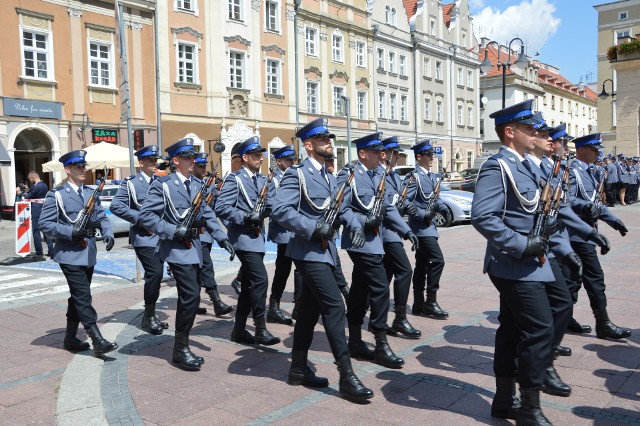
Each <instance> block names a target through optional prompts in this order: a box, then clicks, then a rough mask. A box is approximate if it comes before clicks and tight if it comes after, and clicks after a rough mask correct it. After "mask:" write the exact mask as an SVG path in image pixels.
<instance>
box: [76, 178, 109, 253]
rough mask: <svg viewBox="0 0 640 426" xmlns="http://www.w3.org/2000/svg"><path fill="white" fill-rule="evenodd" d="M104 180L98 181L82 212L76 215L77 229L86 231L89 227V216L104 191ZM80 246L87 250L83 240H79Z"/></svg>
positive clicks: (85, 242)
mask: <svg viewBox="0 0 640 426" xmlns="http://www.w3.org/2000/svg"><path fill="white" fill-rule="evenodd" d="M106 175H107V173H105V176H106ZM105 180H106V179H102V180H101V181H100V184H99V185H98V187H97V188H96V189H94V190H93V193H92V194H91V196H90V197H89V199H88V200H87V203H86V204H85V205H84V207H83V208H82V210H80V213H78V217H77V218H76V225H78V228H80V229H87V227H88V226H89V220H90V219H91V216H92V215H93V212H94V210H95V209H96V200H97V199H98V197H99V196H100V193H101V192H102V190H103V189H104V182H105ZM80 245H81V246H82V248H87V241H86V240H85V239H84V238H83V239H82V240H80Z"/></svg>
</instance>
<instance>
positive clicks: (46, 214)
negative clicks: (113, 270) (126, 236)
mask: <svg viewBox="0 0 640 426" xmlns="http://www.w3.org/2000/svg"><path fill="white" fill-rule="evenodd" d="M82 188H83V191H82V197H83V198H84V201H83V200H82V198H80V195H78V193H77V192H76V191H74V190H73V189H72V188H71V185H69V183H66V184H65V185H64V186H59V187H56V188H54V189H52V190H51V191H49V193H48V194H47V198H46V199H45V202H44V206H43V207H42V213H41V214H40V221H39V222H38V226H39V227H40V230H41V231H42V232H44V234H45V235H47V236H48V237H51V238H54V239H55V243H54V246H53V261H54V262H57V263H61V264H64V265H76V266H88V267H92V266H95V264H96V253H97V249H96V239H95V237H89V238H85V241H86V242H87V247H84V248H83V247H82V245H81V244H80V241H74V240H73V239H72V238H71V234H72V232H73V222H74V221H76V220H77V218H78V214H79V213H80V212H81V211H82V209H83V208H84V206H85V203H86V201H88V200H89V198H90V197H91V195H92V194H93V190H92V189H91V188H88V187H87V186H86V185H83V186H82ZM90 221H91V222H100V231H101V232H102V235H103V236H105V237H106V236H109V237H113V231H112V229H111V222H109V219H107V216H106V215H105V214H104V210H103V208H102V205H101V204H100V198H98V199H97V200H96V204H95V208H94V210H93V214H92V215H91V218H90Z"/></svg>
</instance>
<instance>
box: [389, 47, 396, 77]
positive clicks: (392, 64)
mask: <svg viewBox="0 0 640 426" xmlns="http://www.w3.org/2000/svg"><path fill="white" fill-rule="evenodd" d="M389 72H390V73H395V72H396V52H389Z"/></svg>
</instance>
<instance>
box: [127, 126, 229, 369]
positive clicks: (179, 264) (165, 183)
mask: <svg viewBox="0 0 640 426" xmlns="http://www.w3.org/2000/svg"><path fill="white" fill-rule="evenodd" d="M165 151H166V152H167V154H168V155H169V157H170V160H171V162H172V163H173V164H174V165H175V168H176V170H175V172H172V173H170V174H169V175H167V176H163V177H160V178H158V179H156V180H155V181H154V182H153V183H152V184H151V187H150V188H149V192H148V194H147V198H146V199H145V201H144V203H143V204H142V209H141V210H140V215H139V221H140V224H141V225H142V226H143V227H144V228H146V229H149V230H150V231H151V232H152V233H154V234H156V235H158V237H159V238H160V242H159V244H158V247H157V248H156V252H155V254H156V255H157V256H159V257H160V260H161V261H163V262H167V263H168V264H169V266H170V267H171V271H172V273H173V277H174V279H175V280H176V287H177V289H178V306H177V309H176V323H175V327H176V333H175V343H174V347H173V356H172V360H173V362H174V363H175V364H177V365H178V366H179V367H180V368H182V369H185V370H192V371H197V370H200V367H201V366H202V364H203V363H204V359H203V358H202V357H199V356H196V355H195V354H194V353H193V352H191V349H190V348H189V333H190V332H191V328H192V327H193V322H194V320H195V316H196V310H197V308H198V304H199V303H200V287H199V285H198V275H199V273H200V269H201V268H202V265H203V256H202V253H203V252H202V246H201V243H200V232H201V231H200V229H201V228H202V227H204V228H205V229H206V231H208V232H212V233H213V232H214V231H215V230H216V225H217V224H216V218H215V215H214V213H213V211H212V210H211V208H209V206H207V205H206V204H205V202H204V201H202V204H201V205H200V207H199V209H198V210H197V212H196V209H195V207H196V206H194V203H193V202H194V200H195V199H196V196H197V195H198V193H199V191H200V188H201V184H199V183H198V182H197V181H196V180H194V178H193V176H192V172H193V168H194V155H195V150H194V147H193V139H192V138H185V139H181V140H180V141H178V142H176V143H175V144H173V145H171V146H169V147H168V148H166V149H165ZM196 213H197V214H196ZM192 220H193V222H192V223H189V222H191V221H192Z"/></svg>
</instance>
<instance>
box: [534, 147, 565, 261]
mask: <svg viewBox="0 0 640 426" xmlns="http://www.w3.org/2000/svg"><path fill="white" fill-rule="evenodd" d="M552 158H553V161H554V163H553V171H552V172H551V175H549V177H548V179H547V183H546V184H545V186H544V188H543V189H542V194H541V195H540V200H539V201H538V209H537V211H536V219H535V223H534V225H533V230H532V231H531V234H532V235H545V234H546V231H547V223H548V222H549V217H551V216H552V215H554V214H555V213H556V210H553V211H552V210H551V207H552V204H553V200H552V198H551V195H552V193H553V192H554V190H553V187H552V185H553V180H554V179H555V178H556V177H557V176H558V173H559V172H560V156H558V155H556V154H554V155H553V157H552ZM538 261H539V262H540V264H541V265H544V263H545V259H544V255H541V256H538Z"/></svg>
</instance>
